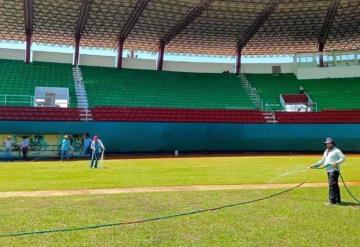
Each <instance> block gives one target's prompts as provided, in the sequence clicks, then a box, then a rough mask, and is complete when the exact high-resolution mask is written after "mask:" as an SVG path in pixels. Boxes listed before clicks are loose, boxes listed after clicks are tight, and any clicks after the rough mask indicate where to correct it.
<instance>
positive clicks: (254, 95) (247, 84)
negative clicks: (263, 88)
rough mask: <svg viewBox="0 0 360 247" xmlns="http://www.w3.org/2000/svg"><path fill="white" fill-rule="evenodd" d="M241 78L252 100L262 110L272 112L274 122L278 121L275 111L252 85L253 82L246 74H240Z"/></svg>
mask: <svg viewBox="0 0 360 247" xmlns="http://www.w3.org/2000/svg"><path fill="white" fill-rule="evenodd" d="M240 78H241V81H242V84H243V86H244V87H245V89H246V91H247V93H248V94H249V97H250V98H251V100H253V101H254V104H255V105H256V106H257V108H258V109H259V110H261V111H264V112H266V113H269V114H271V117H272V118H273V122H274V123H276V117H275V112H274V111H273V109H272V108H271V106H270V105H269V104H268V103H266V102H264V100H263V99H262V98H261V97H260V96H259V94H258V93H257V91H256V88H255V87H253V86H252V85H251V83H250V82H249V80H248V79H247V78H246V76H245V75H244V74H240Z"/></svg>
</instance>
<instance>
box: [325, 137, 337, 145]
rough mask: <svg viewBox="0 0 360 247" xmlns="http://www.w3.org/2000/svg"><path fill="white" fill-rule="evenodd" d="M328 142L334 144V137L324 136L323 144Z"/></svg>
mask: <svg viewBox="0 0 360 247" xmlns="http://www.w3.org/2000/svg"><path fill="white" fill-rule="evenodd" d="M329 143H332V144H334V145H335V141H334V139H332V138H331V137H328V138H326V140H325V141H324V144H329Z"/></svg>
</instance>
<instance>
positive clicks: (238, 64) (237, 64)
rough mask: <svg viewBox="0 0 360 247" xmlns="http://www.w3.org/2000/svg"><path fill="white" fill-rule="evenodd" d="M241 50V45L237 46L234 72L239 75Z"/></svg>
mask: <svg viewBox="0 0 360 247" xmlns="http://www.w3.org/2000/svg"><path fill="white" fill-rule="evenodd" d="M241 52H242V47H241V46H240V47H238V48H237V50H236V65H235V73H236V74H237V75H239V74H240V73H241Z"/></svg>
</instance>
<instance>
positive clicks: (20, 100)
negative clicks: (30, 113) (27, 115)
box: [0, 94, 34, 106]
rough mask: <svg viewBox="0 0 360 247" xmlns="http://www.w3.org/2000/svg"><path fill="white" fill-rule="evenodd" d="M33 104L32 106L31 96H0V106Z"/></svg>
mask: <svg viewBox="0 0 360 247" xmlns="http://www.w3.org/2000/svg"><path fill="white" fill-rule="evenodd" d="M33 104H34V96H31V95H15V94H14V95H12V94H0V105H4V106H8V105H9V106H11V105H12V106H24V105H28V106H33Z"/></svg>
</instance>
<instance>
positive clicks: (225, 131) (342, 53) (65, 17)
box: [0, 0, 360, 152]
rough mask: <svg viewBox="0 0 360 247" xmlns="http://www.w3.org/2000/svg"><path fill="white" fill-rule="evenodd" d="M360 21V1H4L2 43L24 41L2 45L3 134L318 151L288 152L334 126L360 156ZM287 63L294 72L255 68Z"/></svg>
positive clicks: (156, 147)
mask: <svg viewBox="0 0 360 247" xmlns="http://www.w3.org/2000/svg"><path fill="white" fill-rule="evenodd" d="M359 23H360V2H359V1H355V0H342V1H340V0H316V1H315V0H314V1H312V0H296V1H295V0H246V1H240V0H239V1H237V0H234V1H232V0H229V1H217V0H182V1H174V0H124V1H110V0H76V1H68V0H62V1H50V0H23V1H20V0H14V1H0V40H1V41H2V42H8V43H16V44H19V43H21V44H23V49H13V48H11V49H10V48H0V103H1V107H0V120H1V121H0V126H1V129H2V130H3V134H25V133H29V134H30V133H37V134H57V135H63V134H80V133H91V134H99V135H100V136H102V137H103V139H104V140H105V141H106V142H107V143H110V145H109V146H110V148H109V149H108V151H110V152H162V151H166V152H170V151H171V152H172V151H173V150H175V149H180V150H183V151H189V152H190V151H191V152H192V151H193V152H198V151H199V152H200V151H214V152H216V151H249V150H251V151H295V150H298V151H313V150H316V149H317V148H316V147H314V146H313V147H312V146H311V145H310V146H309V145H307V146H305V145H293V146H292V145H289V144H288V143H289V142H291V143H293V142H294V140H293V137H297V138H298V139H300V140H303V141H307V140H310V139H316V138H320V137H321V138H322V137H323V136H324V135H326V133H327V131H328V130H329V129H332V130H333V131H334V132H335V133H336V134H335V136H337V137H339V139H340V140H341V139H343V141H344V146H345V149H349V150H351V151H359V150H357V149H356V147H354V146H353V145H352V143H353V141H354V138H356V135H355V136H354V135H351V134H349V133H348V132H347V130H349V128H351V129H352V131H353V132H356V133H360V129H359V127H358V125H357V124H359V123H360V100H359V95H360V25H359ZM34 43H36V44H39V45H52V46H53V47H73V50H74V52H73V53H66V52H65V53H64V52H59V51H56V49H55V48H54V51H44V50H38V49H37V50H34V49H32V47H33V44H34ZM81 48H96V49H108V50H111V51H113V55H90V54H85V53H81ZM128 51H130V52H128ZM137 52H143V53H144V52H147V53H149V54H152V55H154V54H156V55H157V59H142V58H138V57H137V56H136V53H137ZM127 53H129V54H127ZM165 53H166V54H171V55H174V56H176V55H190V56H191V55H201V56H208V57H211V56H213V57H225V58H231V59H232V60H233V61H234V63H219V62H216V63H215V62H181V61H170V60H166V59H164V56H165ZM280 55H281V56H283V55H286V56H289V57H293V62H292V63H267V64H265V63H254V64H249V63H242V57H244V56H246V57H248V56H250V57H251V56H252V57H261V56H267V57H272V56H274V57H276V56H280ZM165 58H166V56H165ZM210 60H211V59H210ZM60 92H63V93H60ZM60 95H61V96H60ZM334 124H335V125H334ZM139 135H140V136H139ZM184 136H187V138H188V139H186V138H185V139H184ZM290 139H292V140H290ZM149 140H150V143H149ZM213 140H219V141H218V143H217V144H216V143H211V144H210V142H212V141H213ZM268 140H277V142H273V144H269V145H268V146H267V147H264V146H263V145H259V144H261V143H262V144H264V143H266V142H267V141H268ZM119 141H120V142H121V145H118V146H117V145H115V143H117V142H119ZM113 144H114V145H113Z"/></svg>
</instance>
